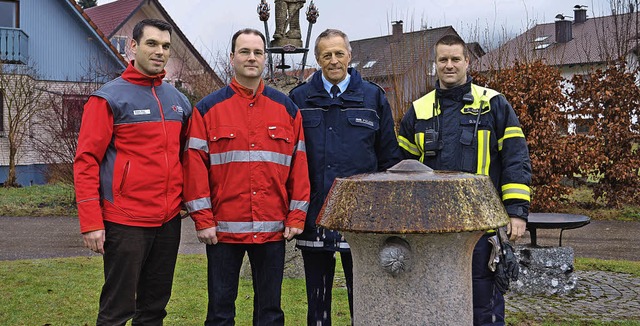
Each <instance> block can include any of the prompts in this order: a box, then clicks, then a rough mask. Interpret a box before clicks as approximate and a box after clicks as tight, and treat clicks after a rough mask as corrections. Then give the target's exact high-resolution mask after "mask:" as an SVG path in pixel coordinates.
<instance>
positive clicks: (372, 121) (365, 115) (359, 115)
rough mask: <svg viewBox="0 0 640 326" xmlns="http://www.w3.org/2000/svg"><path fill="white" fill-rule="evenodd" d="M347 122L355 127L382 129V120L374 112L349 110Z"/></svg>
mask: <svg viewBox="0 0 640 326" xmlns="http://www.w3.org/2000/svg"><path fill="white" fill-rule="evenodd" d="M346 112H347V120H349V124H350V125H352V126H354V127H364V128H368V129H371V130H378V129H380V118H378V114H377V113H376V111H374V110H369V109H347V110H346Z"/></svg>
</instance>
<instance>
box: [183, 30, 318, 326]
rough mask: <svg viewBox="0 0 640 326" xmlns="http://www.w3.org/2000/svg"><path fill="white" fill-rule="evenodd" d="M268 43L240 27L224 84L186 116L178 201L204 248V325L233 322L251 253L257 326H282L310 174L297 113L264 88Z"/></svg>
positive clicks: (277, 94)
mask: <svg viewBox="0 0 640 326" xmlns="http://www.w3.org/2000/svg"><path fill="white" fill-rule="evenodd" d="M265 43H266V42H265V37H264V35H262V33H260V32H259V31H257V30H254V29H243V30H240V31H238V32H236V33H235V34H234V36H233V38H232V41H231V64H232V66H233V69H234V72H235V76H234V78H233V80H232V82H231V84H230V85H229V86H227V87H225V88H222V89H220V90H218V91H216V92H213V93H211V94H210V95H208V96H207V97H205V98H204V99H202V100H201V101H200V102H198V104H196V110H194V111H193V117H192V120H191V124H190V126H189V143H188V146H187V149H186V151H185V153H184V173H185V189H184V196H185V202H186V206H187V210H188V211H189V213H190V215H191V217H192V219H193V220H194V222H195V225H196V230H197V235H198V239H199V240H200V242H203V243H205V244H206V245H207V248H206V250H207V260H208V268H207V272H208V273H207V274H208V289H209V304H208V311H207V319H206V321H205V325H233V323H234V317H235V307H234V303H235V300H236V296H237V295H238V281H239V275H240V267H241V266H242V260H243V257H244V255H245V252H246V253H248V255H249V262H250V263H251V271H252V277H253V287H254V289H255V294H254V312H253V324H254V325H284V313H283V312H282V309H281V306H280V295H281V287H282V278H283V272H284V255H285V242H284V240H285V239H287V240H291V239H292V238H293V236H294V235H296V234H299V233H300V232H302V229H303V228H304V220H305V216H306V214H307V207H308V206H309V175H308V172H307V154H306V149H305V143H304V133H303V131H302V116H301V115H300V112H299V111H298V107H297V106H296V105H295V104H294V103H293V102H292V101H291V100H290V99H289V98H288V97H287V96H286V95H284V94H282V93H280V92H279V91H276V90H275V89H273V88H270V87H267V86H265V84H264V82H263V81H262V72H263V70H264V64H265V57H266V50H265Z"/></svg>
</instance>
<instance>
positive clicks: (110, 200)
mask: <svg viewBox="0 0 640 326" xmlns="http://www.w3.org/2000/svg"><path fill="white" fill-rule="evenodd" d="M163 77H164V73H162V74H160V75H156V76H146V75H143V74H141V73H140V72H139V71H137V70H136V69H135V68H134V67H133V63H131V64H129V67H127V69H126V70H125V72H124V73H123V74H122V76H121V77H119V78H116V79H114V80H112V81H110V82H109V83H107V84H105V85H104V86H102V88H100V89H99V90H98V91H96V92H95V93H93V94H92V96H91V97H90V98H89V101H88V102H87V103H86V104H85V107H84V113H83V116H82V125H81V128H80V134H79V137H78V148H77V152H76V157H75V162H74V182H75V190H76V199H77V204H78V216H79V220H80V231H81V232H83V233H84V232H89V231H95V230H101V229H104V223H103V221H110V222H114V223H119V224H124V225H130V226H141V227H155V226H160V225H162V224H163V223H165V222H167V221H169V220H170V219H171V218H173V217H175V216H176V215H177V214H178V213H179V211H180V208H181V191H182V165H181V163H180V154H181V149H182V146H181V144H183V143H184V141H183V140H184V139H186V138H185V135H186V124H187V123H188V119H189V116H190V115H191V111H192V109H191V105H190V104H189V101H188V100H187V98H186V97H185V96H184V95H183V94H182V93H180V92H179V91H177V90H176V89H175V88H174V87H173V86H171V85H169V84H167V83H163V82H162V78H163ZM183 126H184V127H183Z"/></svg>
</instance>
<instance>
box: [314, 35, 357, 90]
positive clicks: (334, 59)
mask: <svg viewBox="0 0 640 326" xmlns="http://www.w3.org/2000/svg"><path fill="white" fill-rule="evenodd" d="M316 52H317V53H318V55H317V56H316V61H317V62H318V65H320V68H322V74H323V75H324V78H326V79H327V80H328V81H329V82H330V83H332V84H334V85H335V84H337V83H339V82H341V81H343V80H344V79H345V78H346V77H347V68H349V62H351V52H349V49H348V48H347V44H346V43H345V42H344V39H343V38H342V37H340V36H331V37H328V38H323V39H320V42H318V49H317V51H316Z"/></svg>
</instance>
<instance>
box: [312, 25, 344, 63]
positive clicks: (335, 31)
mask: <svg viewBox="0 0 640 326" xmlns="http://www.w3.org/2000/svg"><path fill="white" fill-rule="evenodd" d="M334 36H339V37H342V39H343V40H344V44H345V45H346V46H347V50H348V51H349V53H351V44H349V37H348V36H347V34H345V33H344V32H343V31H341V30H339V29H331V28H329V29H326V30H325V31H324V32H322V33H320V35H318V38H316V45H315V49H314V53H315V55H316V58H317V57H318V56H319V55H320V53H318V43H320V40H322V39H323V38H330V37H334Z"/></svg>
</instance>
